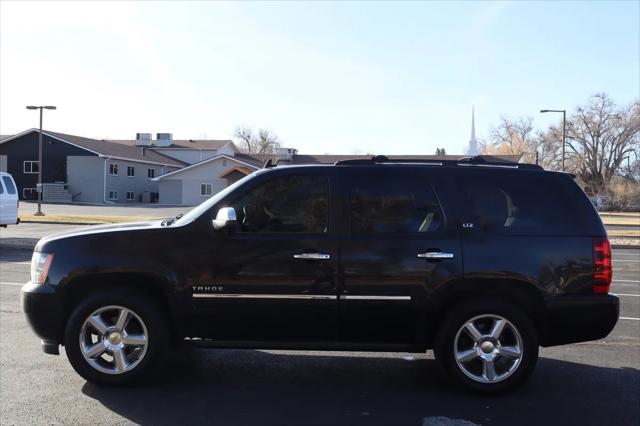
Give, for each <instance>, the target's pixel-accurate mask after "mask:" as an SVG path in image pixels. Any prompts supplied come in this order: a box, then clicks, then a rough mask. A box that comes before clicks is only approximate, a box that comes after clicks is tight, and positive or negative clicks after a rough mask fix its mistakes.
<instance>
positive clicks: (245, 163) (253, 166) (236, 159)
mask: <svg viewBox="0 0 640 426" xmlns="http://www.w3.org/2000/svg"><path fill="white" fill-rule="evenodd" d="M221 158H226V159H228V160H231V161H233V162H235V163H237V164H239V165H240V167H242V168H243V169H244V168H246V167H243V166H249V168H246V169H247V170H251V169H260V168H262V166H263V164H256V163H255V161H253V162H249V161H246V160H245V159H244V158H239V157H238V154H236V155H235V156H233V157H231V156H229V155H227V154H220V155H216V156H214V157H211V158H207V159H206V160H202V161H199V162H197V163H193V164H191V165H188V166H186V167H184V168H182V169H179V170H174V171H172V172H170V173H167V174H164V175H162V176H158V177H155V178H154V179H153V180H156V181H157V180H162V179H165V178H167V177H169V176H174V175H178V174H181V173H184V172H186V171H188V170H191V169H194V168H196V167H200V166H202V165H204V164H208V163H211V162H213V161H216V160H219V159H221Z"/></svg>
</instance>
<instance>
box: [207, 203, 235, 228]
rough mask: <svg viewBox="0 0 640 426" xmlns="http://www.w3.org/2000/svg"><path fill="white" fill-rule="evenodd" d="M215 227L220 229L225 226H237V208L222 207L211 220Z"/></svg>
mask: <svg viewBox="0 0 640 426" xmlns="http://www.w3.org/2000/svg"><path fill="white" fill-rule="evenodd" d="M211 222H212V223H213V229H215V230H216V231H217V230H220V229H224V228H234V227H235V226H236V224H237V223H238V222H237V219H236V210H235V209H234V208H233V207H222V208H221V209H220V210H218V214H216V218H215V219H213V220H212V221H211Z"/></svg>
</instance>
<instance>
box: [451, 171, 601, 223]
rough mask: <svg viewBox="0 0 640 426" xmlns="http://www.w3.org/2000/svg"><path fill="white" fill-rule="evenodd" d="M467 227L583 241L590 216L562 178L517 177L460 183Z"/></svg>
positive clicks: (464, 177) (474, 177)
mask: <svg viewBox="0 0 640 426" xmlns="http://www.w3.org/2000/svg"><path fill="white" fill-rule="evenodd" d="M456 183H457V185H458V187H459V188H460V201H461V203H460V206H461V208H462V221H463V223H473V225H474V227H475V228H479V229H480V230H482V231H484V232H486V233H490V234H498V235H579V234H584V233H585V231H586V228H587V227H588V225H587V223H588V222H587V220H585V218H586V217H588V216H587V215H589V214H592V212H591V211H588V209H584V208H582V207H584V206H583V205H582V203H581V202H580V200H579V199H578V197H577V196H576V191H579V190H580V189H579V188H578V187H574V186H575V185H574V184H573V183H572V182H570V181H566V180H565V179H564V178H562V177H560V176H553V175H549V174H542V173H531V174H529V173H528V172H517V173H499V174H498V173H496V174H493V175H488V174H483V175H476V174H471V173H470V174H468V175H462V176H459V177H458V178H456Z"/></svg>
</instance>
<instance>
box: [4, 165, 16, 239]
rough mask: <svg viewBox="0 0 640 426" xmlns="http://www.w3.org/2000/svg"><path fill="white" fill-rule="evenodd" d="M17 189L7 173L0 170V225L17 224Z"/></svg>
mask: <svg viewBox="0 0 640 426" xmlns="http://www.w3.org/2000/svg"><path fill="white" fill-rule="evenodd" d="M18 203H19V201H18V191H17V190H16V183H15V182H14V181H13V177H11V175H10V174H9V173H4V172H0V226H2V227H4V228H6V227H7V225H17V224H18V223H20V219H18Z"/></svg>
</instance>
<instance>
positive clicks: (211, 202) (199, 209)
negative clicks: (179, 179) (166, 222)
mask: <svg viewBox="0 0 640 426" xmlns="http://www.w3.org/2000/svg"><path fill="white" fill-rule="evenodd" d="M265 170H266V169H262V170H258V171H256V172H254V173H252V174H250V175H247V176H245V177H243V178H242V179H240V180H239V181H237V182H236V183H234V184H233V185H229V186H227V187H226V188H225V189H223V190H222V191H220V192H218V193H216V194H214V195H213V196H212V197H211V198H209V199H207V200H206V201H205V202H203V203H202V204H200V205H198V206H196V207H194V208H193V209H192V210H190V211H189V212H188V213H186V214H185V215H184V216H182V217H181V218H179V219H178V220H177V221H176V222H175V225H176V226H182V225H186V224H187V223H191V222H193V221H194V220H196V219H197V218H199V217H200V216H201V215H202V214H203V213H205V212H206V211H207V210H209V209H210V208H211V207H213V206H215V205H216V204H217V203H218V202H220V200H222V199H223V198H224V197H226V196H227V195H229V194H230V193H232V192H233V191H234V190H235V189H236V188H238V187H240V186H242V185H244V184H245V183H246V182H247V181H249V180H250V179H252V178H253V177H255V176H257V175H258V174H260V173H263V172H264V171H265Z"/></svg>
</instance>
